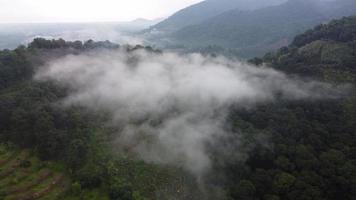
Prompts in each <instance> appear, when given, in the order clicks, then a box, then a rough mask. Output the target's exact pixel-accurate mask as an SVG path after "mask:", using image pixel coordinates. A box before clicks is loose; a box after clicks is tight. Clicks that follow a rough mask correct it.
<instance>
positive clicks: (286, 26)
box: [167, 0, 356, 57]
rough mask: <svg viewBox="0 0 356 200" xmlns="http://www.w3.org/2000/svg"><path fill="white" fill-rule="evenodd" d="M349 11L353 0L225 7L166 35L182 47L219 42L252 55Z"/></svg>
mask: <svg viewBox="0 0 356 200" xmlns="http://www.w3.org/2000/svg"><path fill="white" fill-rule="evenodd" d="M352 14H356V1H354V0H338V1H316V0H290V1H288V2H286V3H283V4H281V5H277V6H271V7H265V8H261V9H257V10H249V11H241V9H234V10H229V11H226V12H224V13H222V14H220V15H218V16H215V17H212V18H209V19H207V20H205V21H203V22H202V23H199V24H194V25H191V26H186V27H183V28H181V29H180V30H178V31H175V32H173V33H172V34H170V35H168V36H167V37H168V38H169V41H170V42H171V45H179V46H183V47H184V48H186V49H198V48H204V47H206V46H220V47H223V48H228V49H234V50H235V51H236V52H237V54H238V55H239V56H240V57H253V56H259V55H263V54H265V53H266V52H268V51H271V50H276V49H278V48H280V47H282V46H285V45H288V44H289V43H290V42H291V40H292V39H293V37H294V36H295V35H297V34H300V33H302V32H304V31H305V30H307V29H309V28H312V27H313V26H315V25H317V24H320V23H325V22H328V21H330V20H331V19H334V18H340V17H342V16H349V15H352ZM178 27H179V26H178Z"/></svg>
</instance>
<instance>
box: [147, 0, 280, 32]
mask: <svg viewBox="0 0 356 200" xmlns="http://www.w3.org/2000/svg"><path fill="white" fill-rule="evenodd" d="M284 1H285V0H268V1H259V0H206V1H202V2H200V3H198V4H195V5H192V6H189V7H187V8H184V9H182V10H180V11H178V12H177V13H175V14H173V15H172V16H170V17H169V18H168V19H166V20H164V21H162V22H160V23H158V24H157V25H155V26H153V27H151V29H156V30H158V31H163V32H172V31H176V30H179V29H180V28H183V27H186V26H189V25H195V24H198V23H201V22H203V21H205V20H207V19H209V18H211V17H214V16H217V15H219V14H222V13H223V12H225V11H228V10H232V9H238V10H254V9H258V8H263V7H266V6H270V5H276V4H279V3H282V2H284Z"/></svg>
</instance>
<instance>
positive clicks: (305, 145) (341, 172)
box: [225, 17, 356, 200]
mask: <svg viewBox="0 0 356 200" xmlns="http://www.w3.org/2000/svg"><path fill="white" fill-rule="evenodd" d="M355 29H356V21H355V17H349V18H343V19H341V20H335V21H332V22H331V23H330V24H327V25H321V26H318V27H316V28H315V29H313V30H310V31H307V32H306V33H305V34H302V35H299V36H297V37H296V39H295V42H294V44H292V45H291V46H289V47H284V48H282V49H280V50H279V51H277V52H276V53H269V54H266V55H265V56H264V58H263V59H262V61H263V62H264V63H267V64H268V65H269V66H271V67H275V68H277V69H280V70H283V71H285V72H287V73H289V74H298V75H300V76H308V77H313V78H316V79H319V80H323V81H332V82H337V83H345V82H347V83H355V82H356V79H355V77H356V60H355V56H356V51H355V48H354V40H355V36H356V32H355ZM329 52H331V53H329ZM250 62H251V63H255V64H260V63H261V59H258V58H256V59H253V60H251V61H250ZM350 95H351V96H350V97H347V98H344V99H342V98H341V99H334V100H318V101H281V100H279V101H278V102H275V103H273V104H268V105H260V106H258V107H257V108H254V109H235V110H231V120H232V121H236V122H237V123H234V124H233V128H234V129H235V130H236V131H238V130H239V131H240V132H251V127H252V129H255V130H256V131H255V132H258V131H260V132H262V131H263V132H265V133H266V134H267V138H268V140H267V141H265V142H266V143H269V144H270V146H269V147H268V148H265V147H260V146H257V147H255V148H254V150H253V151H251V152H250V153H249V158H248V160H247V162H246V166H245V167H244V168H242V167H240V166H236V167H234V166H228V167H227V168H225V172H226V173H227V176H228V177H230V178H229V180H230V181H232V182H233V184H231V186H230V187H229V188H231V189H230V193H231V196H232V197H233V198H234V199H244V198H247V199H268V200H269V199H271V200H278V199H280V200H282V199H283V200H322V199H323V200H325V199H327V200H338V199H344V200H352V199H355V198H356V196H355V190H356V185H355V177H356V159H355V158H356V157H355V156H354V153H355V152H354V149H355V146H356V135H355V131H356V113H355V112H354V109H355V106H356V99H355V97H354V95H355V91H353V92H352V94H350ZM244 124H249V126H248V127H246V126H245V125H244ZM245 168H247V169H248V170H246V169H245ZM231 177H233V178H231ZM241 182H242V183H243V184H242V183H241ZM252 186H254V188H255V192H254V193H252V191H253V190H252V188H253V187H252ZM241 190H242V191H241ZM247 191H251V192H247ZM247 194H248V195H247ZM247 196H248V197H247Z"/></svg>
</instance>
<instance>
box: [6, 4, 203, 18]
mask: <svg viewBox="0 0 356 200" xmlns="http://www.w3.org/2000/svg"><path fill="white" fill-rule="evenodd" d="M200 1H202V0H0V23H26V22H98V21H129V20H133V19H136V18H147V19H155V18H161V17H167V16H169V15H170V14H173V13H174V12H175V11H177V10H179V9H181V8H184V7H186V6H188V5H190V4H194V3H197V2H200Z"/></svg>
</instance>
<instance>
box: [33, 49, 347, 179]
mask: <svg viewBox="0 0 356 200" xmlns="http://www.w3.org/2000/svg"><path fill="white" fill-rule="evenodd" d="M36 78H37V79H38V80H52V81H55V82H57V83H59V84H62V85H64V86H67V87H69V88H71V93H70V95H69V96H68V98H66V99H65V100H64V104H65V105H72V104H79V105H82V106H85V107H87V108H89V109H93V110H95V111H97V110H100V111H106V112H108V113H110V114H111V117H112V122H113V123H114V124H115V125H116V126H117V127H119V128H120V130H121V131H120V133H118V143H119V144H118V145H120V146H125V147H127V148H129V149H130V151H131V152H134V153H135V154H136V155H138V156H139V157H140V158H142V159H143V160H145V161H147V162H154V163H160V164H174V165H179V166H181V167H184V168H185V169H186V170H189V171H190V172H192V173H194V174H196V175H198V176H199V175H203V174H204V173H205V172H207V171H208V170H209V168H210V166H211V159H210V157H209V154H208V153H207V152H208V151H207V146H208V145H207V144H209V146H210V147H211V144H214V140H215V139H216V138H219V137H225V136H226V135H228V134H229V133H228V131H227V130H226V129H224V122H225V118H226V115H227V113H228V112H227V109H228V108H229V107H230V106H232V105H234V106H254V105H256V104H259V103H265V102H270V101H274V100H276V99H290V100H296V99H320V98H337V97H338V96H339V95H340V94H341V93H340V92H339V91H340V90H339V89H337V88H333V87H332V86H331V85H329V84H325V83H320V82H316V81H306V80H300V79H297V78H290V77H288V76H287V75H285V74H283V73H281V72H278V71H276V70H274V69H271V68H267V67H256V66H252V65H249V64H246V63H243V62H239V61H232V60H228V59H225V58H223V57H218V58H211V57H203V56H201V55H199V54H190V55H178V54H175V53H161V54H157V53H150V52H147V51H144V50H138V51H134V52H130V53H128V52H126V51H124V50H118V51H106V50H103V51H100V52H90V53H86V54H83V55H69V56H66V57H64V58H61V59H58V60H54V61H51V62H49V63H48V64H47V65H46V66H45V67H43V68H42V69H41V70H40V71H39V72H38V74H37V76H36Z"/></svg>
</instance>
